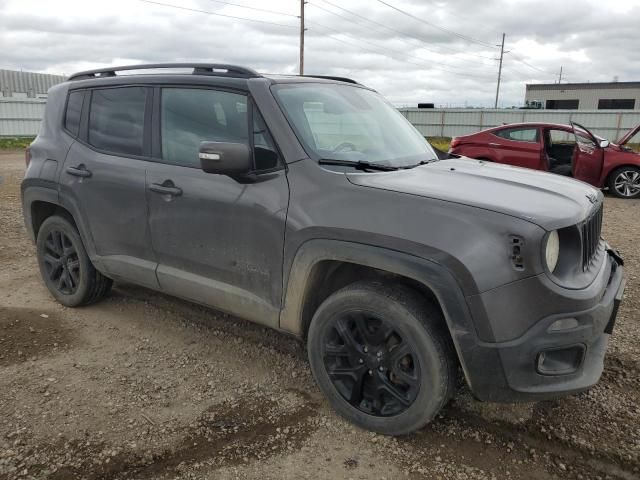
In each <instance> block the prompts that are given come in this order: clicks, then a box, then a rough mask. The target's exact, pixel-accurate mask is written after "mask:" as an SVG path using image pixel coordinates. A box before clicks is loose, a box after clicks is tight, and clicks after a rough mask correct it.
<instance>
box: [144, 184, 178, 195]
mask: <svg viewBox="0 0 640 480" xmlns="http://www.w3.org/2000/svg"><path fill="white" fill-rule="evenodd" d="M164 183H165V184H166V183H168V182H164ZM149 190H151V191H152V192H156V193H161V194H163V195H171V196H174V197H179V196H180V195H182V189H181V188H179V187H176V186H174V185H173V182H171V184H170V185H164V184H160V183H152V184H151V186H150V187H149Z"/></svg>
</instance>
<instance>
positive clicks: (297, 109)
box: [272, 83, 437, 167]
mask: <svg viewBox="0 0 640 480" xmlns="http://www.w3.org/2000/svg"><path fill="white" fill-rule="evenodd" d="M272 89H273V91H274V94H275V96H276V98H277V99H278V102H279V103H280V105H281V107H282V110H283V111H284V113H285V115H286V116H287V119H288V120H289V123H290V124H291V126H292V127H293V129H294V131H295V133H296V135H297V136H298V139H299V140H300V142H301V143H302V144H303V146H304V147H305V149H306V150H307V153H308V154H309V155H311V156H312V157H315V158H316V159H330V160H344V161H350V162H358V161H366V162H371V163H379V164H381V165H388V166H392V167H406V166H410V165H415V164H416V163H418V162H420V161H429V160H435V159H437V157H436V154H435V152H434V151H433V149H432V148H431V146H430V145H429V144H428V143H427V141H426V139H425V138H424V137H423V136H422V135H421V134H420V133H419V132H418V131H417V130H416V129H415V127H413V125H411V124H410V123H409V122H408V121H407V119H405V118H404V117H403V116H402V114H401V113H400V112H399V111H398V110H397V109H395V108H394V107H393V106H392V105H391V104H389V103H388V102H387V101H386V100H385V99H384V98H383V97H382V96H381V95H379V94H377V93H376V92H373V91H371V90H368V89H365V88H360V87H356V86H350V85H340V84H333V83H327V84H322V83H298V84H281V85H276V86H274V87H272Z"/></svg>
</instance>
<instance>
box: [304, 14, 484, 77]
mask: <svg viewBox="0 0 640 480" xmlns="http://www.w3.org/2000/svg"><path fill="white" fill-rule="evenodd" d="M307 23H309V24H312V25H316V26H318V27H320V28H324V29H325V30H329V31H332V32H335V33H338V34H339V35H344V36H346V37H349V38H352V39H353V37H352V36H351V35H349V34H347V33H344V32H341V31H340V30H336V29H335V28H331V27H327V26H326V25H323V24H321V23H318V22H315V21H313V22H311V21H307ZM328 38H329V39H330V40H335V41H338V42H341V43H344V44H347V45H352V46H355V47H357V48H360V49H365V50H369V51H372V52H374V53H378V54H380V53H382V55H384V56H385V57H387V58H391V59H393V60H396V59H397V57H394V56H391V55H389V54H388V53H387V52H392V53H394V54H396V55H398V54H400V55H406V53H405V52H401V51H399V50H392V49H388V48H384V47H381V46H380V45H378V44H376V43H372V42H368V41H366V40H359V39H354V40H356V41H358V42H362V43H366V44H368V45H371V46H373V47H374V48H373V49H372V48H371V47H363V46H362V45H358V44H356V43H353V42H348V41H346V40H343V39H340V38H336V37H331V36H330V37H328ZM416 58H419V57H416ZM419 59H420V58H419ZM420 60H423V61H424V59H420ZM403 63H407V64H410V65H416V66H418V67H422V68H425V67H426V68H427V69H433V70H438V71H441V72H446V73H451V74H453V75H459V76H462V77H469V78H476V79H477V78H482V79H489V78H492V77H489V76H483V75H473V74H467V73H462V72H457V71H454V70H446V69H444V68H441V67H434V66H433V65H432V64H426V63H416V62H410V61H408V60H403Z"/></svg>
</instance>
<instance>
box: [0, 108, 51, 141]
mask: <svg viewBox="0 0 640 480" xmlns="http://www.w3.org/2000/svg"><path fill="white" fill-rule="evenodd" d="M46 102H47V101H46V100H44V99H35V98H34V99H30V98H0V137H35V136H36V135H37V134H38V130H39V129H40V122H41V121H42V118H43V117H44V106H45V104H46Z"/></svg>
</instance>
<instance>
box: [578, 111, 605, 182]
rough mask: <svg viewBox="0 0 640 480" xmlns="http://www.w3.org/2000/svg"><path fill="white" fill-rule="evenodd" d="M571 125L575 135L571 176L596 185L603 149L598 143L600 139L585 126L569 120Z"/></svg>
mask: <svg viewBox="0 0 640 480" xmlns="http://www.w3.org/2000/svg"><path fill="white" fill-rule="evenodd" d="M571 126H572V127H573V134H574V135H575V137H576V148H575V151H574V152H573V178H576V179H578V180H582V181H583V182H587V183H590V184H591V185H597V184H598V181H599V179H600V174H601V173H602V164H603V161H604V149H603V148H602V146H601V145H600V140H599V139H598V138H597V137H596V136H595V135H594V134H592V133H591V132H590V131H589V130H587V129H586V128H585V127H583V126H582V125H580V124H578V123H575V122H571ZM604 141H605V142H606V140H604ZM607 144H608V142H607Z"/></svg>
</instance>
